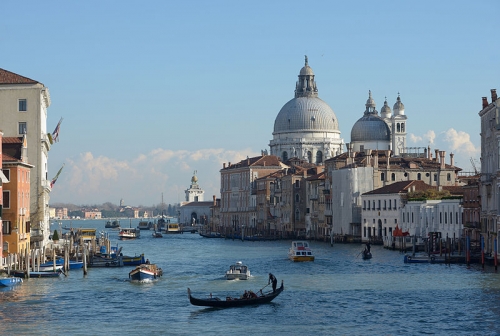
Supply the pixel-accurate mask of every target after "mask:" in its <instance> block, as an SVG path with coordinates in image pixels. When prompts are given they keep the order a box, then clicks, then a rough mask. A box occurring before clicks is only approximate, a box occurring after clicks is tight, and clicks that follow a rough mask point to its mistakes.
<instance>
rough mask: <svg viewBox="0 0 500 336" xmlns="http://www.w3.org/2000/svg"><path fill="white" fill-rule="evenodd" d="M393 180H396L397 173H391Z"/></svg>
mask: <svg viewBox="0 0 500 336" xmlns="http://www.w3.org/2000/svg"><path fill="white" fill-rule="evenodd" d="M391 181H396V174H394V173H392V174H391Z"/></svg>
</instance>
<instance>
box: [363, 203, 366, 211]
mask: <svg viewBox="0 0 500 336" xmlns="http://www.w3.org/2000/svg"><path fill="white" fill-rule="evenodd" d="M363 210H366V201H363Z"/></svg>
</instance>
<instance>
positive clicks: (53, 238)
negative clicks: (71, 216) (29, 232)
mask: <svg viewBox="0 0 500 336" xmlns="http://www.w3.org/2000/svg"><path fill="white" fill-rule="evenodd" d="M52 240H53V241H58V240H59V234H58V233H57V230H54V234H53V235H52Z"/></svg>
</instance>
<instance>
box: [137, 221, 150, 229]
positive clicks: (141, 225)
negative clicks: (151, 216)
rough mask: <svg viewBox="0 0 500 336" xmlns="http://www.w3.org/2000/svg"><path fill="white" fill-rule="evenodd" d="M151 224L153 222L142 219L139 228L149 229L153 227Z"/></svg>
mask: <svg viewBox="0 0 500 336" xmlns="http://www.w3.org/2000/svg"><path fill="white" fill-rule="evenodd" d="M151 226H152V224H151V223H150V222H146V221H140V222H139V225H138V226H137V228H138V229H139V230H149V229H150V228H151Z"/></svg>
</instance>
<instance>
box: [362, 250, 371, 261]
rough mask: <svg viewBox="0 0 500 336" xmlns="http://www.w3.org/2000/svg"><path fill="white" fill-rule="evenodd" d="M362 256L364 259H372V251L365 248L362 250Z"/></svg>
mask: <svg viewBox="0 0 500 336" xmlns="http://www.w3.org/2000/svg"><path fill="white" fill-rule="evenodd" d="M361 258H363V259H371V258H372V253H371V252H369V251H367V250H363V251H361Z"/></svg>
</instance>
